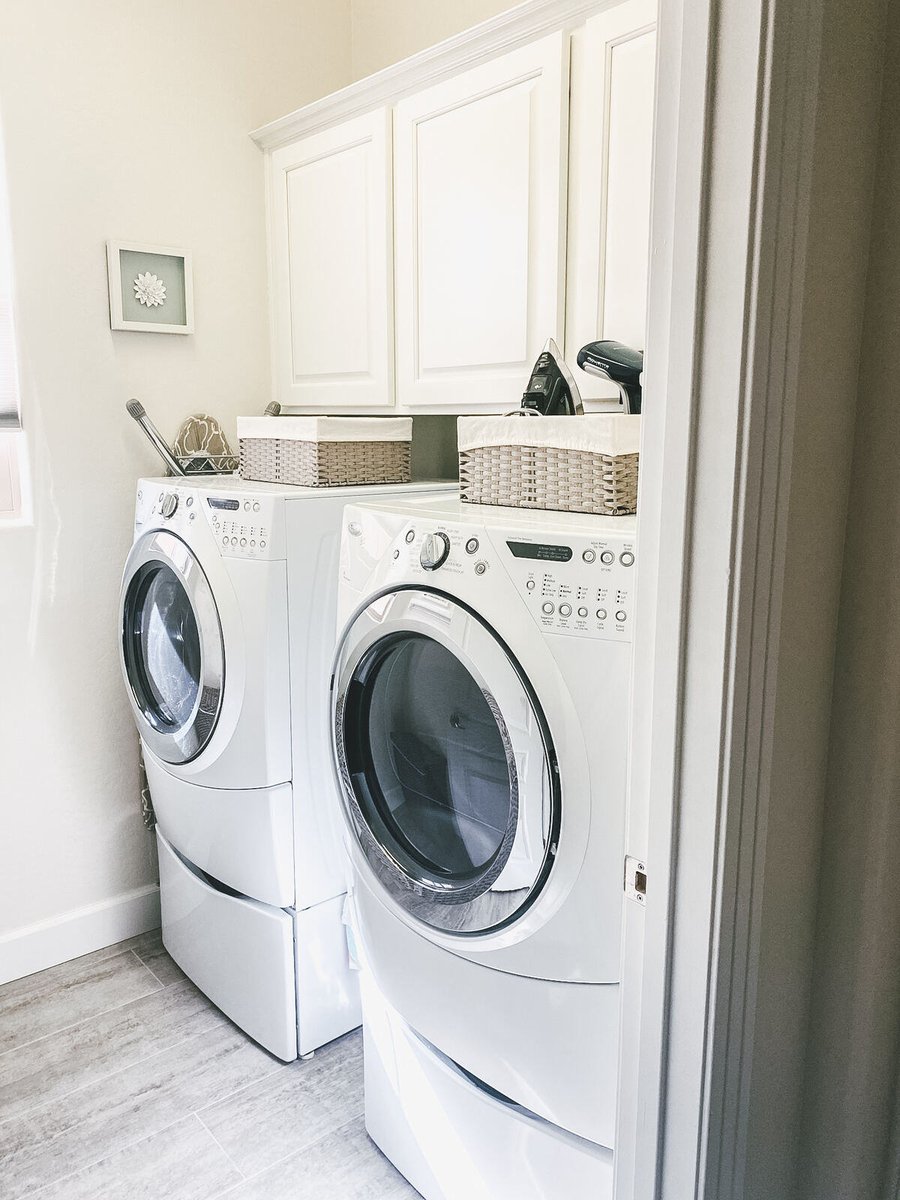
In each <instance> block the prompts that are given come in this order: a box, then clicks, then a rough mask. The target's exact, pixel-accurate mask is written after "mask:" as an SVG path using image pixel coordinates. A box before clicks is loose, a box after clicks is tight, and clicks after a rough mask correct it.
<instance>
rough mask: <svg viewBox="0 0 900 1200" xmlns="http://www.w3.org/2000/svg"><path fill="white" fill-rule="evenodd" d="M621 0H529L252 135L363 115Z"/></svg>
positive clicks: (312, 128) (281, 138)
mask: <svg viewBox="0 0 900 1200" xmlns="http://www.w3.org/2000/svg"><path fill="white" fill-rule="evenodd" d="M618 2H619V0H526V2H525V3H524V4H519V5H517V6H516V7H515V8H513V9H510V10H509V11H508V12H504V13H500V14H499V15H498V16H496V17H492V18H491V19H490V20H488V21H484V22H483V23H482V24H480V25H476V26H475V27H474V28H473V29H468V30H466V31H464V32H463V33H460V34H457V35H456V36H455V37H451V38H448V39H447V40H446V41H444V42H439V43H438V45H436V46H432V47H430V48H429V49H427V50H423V51H421V52H420V53H419V54H414V55H413V56H412V57H411V58H406V59H403V60H402V61H401V62H398V63H395V64H394V65H392V66H389V67H385V68H384V70H382V71H378V72H377V73H376V74H374V75H370V76H368V78H366V79H360V80H358V81H357V82H356V83H351V84H350V85H349V86H348V87H345V88H342V89H341V90H340V91H337V92H332V93H331V95H328V96H323V97H322V99H320V100H314V101H313V102H312V103H311V104H306V105H304V106H303V107H302V108H298V109H297V110H296V111H295V112H292V113H288V115H287V116H284V117H279V118H278V120H276V121H271V122H269V124H267V125H262V126H260V128H259V129H256V130H254V131H253V133H251V135H250V136H251V137H252V138H253V140H254V141H255V142H256V144H257V145H258V146H259V148H260V149H261V150H267V151H268V150H276V149H278V147H280V146H284V145H287V144H288V143H290V142H292V141H293V140H294V139H295V138H297V137H302V136H304V135H306V134H309V133H314V132H316V131H318V130H320V129H325V128H327V127H328V126H330V125H333V124H335V123H337V122H339V121H346V120H347V119H348V118H350V117H355V116H360V115H361V114H363V113H366V112H369V111H370V110H371V109H373V108H375V107H377V106H379V105H383V104H392V103H393V102H394V101H396V100H399V99H401V98H402V97H404V96H406V95H409V94H410V93H413V92H416V91H418V90H419V89H421V88H422V87H424V86H427V85H429V84H432V83H437V82H439V81H440V80H442V79H445V78H449V77H450V76H451V75H454V74H456V73H458V72H459V71H461V70H465V69H466V68H468V67H473V66H477V65H478V64H479V63H481V62H485V61H487V60H488V59H491V58H494V57H496V56H497V55H498V54H502V53H504V52H505V51H507V50H512V49H515V48H516V47H517V46H521V45H525V44H527V43H528V42H532V41H535V40H536V39H537V38H539V37H541V36H542V35H544V34H547V33H552V32H553V31H555V30H558V29H565V28H568V27H574V26H576V25H579V24H581V23H582V22H583V21H584V20H585V19H586V18H587V17H589V16H591V15H593V14H594V13H598V12H603V11H604V10H605V9H609V8H614V7H615V6H616V4H617V3H618Z"/></svg>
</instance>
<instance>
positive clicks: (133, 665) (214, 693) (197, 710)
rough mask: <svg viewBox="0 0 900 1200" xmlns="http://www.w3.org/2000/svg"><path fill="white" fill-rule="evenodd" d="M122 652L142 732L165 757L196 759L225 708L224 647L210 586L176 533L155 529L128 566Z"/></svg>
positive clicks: (175, 760)
mask: <svg viewBox="0 0 900 1200" xmlns="http://www.w3.org/2000/svg"><path fill="white" fill-rule="evenodd" d="M125 579H126V583H125V587H124V592H123V600H122V657H123V668H124V671H125V677H126V679H127V681H128V684H129V690H130V698H131V702H132V708H133V709H134V711H135V716H136V718H137V721H138V728H139V730H140V733H141V736H142V737H143V738H144V740H145V741H146V742H147V743H148V745H149V746H150V748H151V750H153V752H154V753H155V754H157V755H158V756H159V757H160V758H162V759H163V760H164V761H165V762H170V763H183V762H188V761H190V760H191V759H192V758H195V757H196V756H197V755H198V754H199V753H200V751H201V750H202V749H203V747H204V746H205V745H206V744H207V742H208V741H209V739H210V737H211V736H212V733H213V730H214V728H215V724H216V720H217V718H218V714H219V708H220V706H221V695H222V682H223V647H222V634H221V629H220V627H219V621H218V615H217V613H216V609H215V604H214V602H213V598H212V592H211V591H210V588H209V583H208V581H207V579H206V576H205V574H204V573H203V571H202V569H201V568H200V565H199V563H198V562H197V560H196V559H195V558H194V556H193V555H192V554H191V552H190V550H188V548H187V546H186V545H185V544H184V543H183V542H182V541H181V540H180V539H179V538H177V537H175V536H174V535H172V534H169V533H166V532H164V531H156V532H154V533H152V534H149V535H147V538H146V539H141V541H139V542H138V543H136V545H135V547H134V550H133V551H132V554H131V557H130V558H129V562H128V565H127V566H126V574H125Z"/></svg>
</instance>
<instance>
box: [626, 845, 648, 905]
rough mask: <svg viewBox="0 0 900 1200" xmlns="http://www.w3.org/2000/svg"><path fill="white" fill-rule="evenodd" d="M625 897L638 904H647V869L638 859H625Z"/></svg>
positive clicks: (627, 857) (628, 857) (629, 857)
mask: <svg viewBox="0 0 900 1200" xmlns="http://www.w3.org/2000/svg"><path fill="white" fill-rule="evenodd" d="M625 895H626V896H627V897H628V899H629V900H634V901H636V903H638V904H646V903H647V867H646V865H645V864H644V863H643V862H641V860H640V859H639V858H631V856H630V855H629V856H626V858H625Z"/></svg>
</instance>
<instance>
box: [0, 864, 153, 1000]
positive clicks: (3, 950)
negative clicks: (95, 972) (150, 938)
mask: <svg viewBox="0 0 900 1200" xmlns="http://www.w3.org/2000/svg"><path fill="white" fill-rule="evenodd" d="M159 922H160V918H159V885H158V884H155V883H149V884H147V885H146V886H144V887H140V888H135V889H134V890H133V891H130V892H123V893H122V894H121V895H119V896H112V897H110V899H108V900H100V901H98V902H97V903H96V904H89V905H87V906H86V907H84V908H76V909H73V910H71V911H69V912H64V913H60V914H59V916H56V917H50V918H49V919H48V920H46V921H38V922H37V923H36V924H34V925H26V926H24V927H23V928H22V929H14V930H13V931H12V932H11V933H6V934H4V935H3V936H2V937H0V985H2V984H4V983H9V982H10V980H12V979H21V978H22V977H23V976H25V975H33V974H34V972H35V971H43V970H45V969H46V968H47V967H55V966H56V965H57V964H58V963H63V962H68V961H69V960H70V959H73V958H80V957H81V955H82V954H90V953H91V952H92V951H94V950H101V949H103V948H104V947H105V946H112V945H114V944H115V943H116V942H123V941H125V939H126V938H131V937H137V935H138V934H139V933H146V932H147V931H148V930H150V929H156V928H157V927H158V926H159Z"/></svg>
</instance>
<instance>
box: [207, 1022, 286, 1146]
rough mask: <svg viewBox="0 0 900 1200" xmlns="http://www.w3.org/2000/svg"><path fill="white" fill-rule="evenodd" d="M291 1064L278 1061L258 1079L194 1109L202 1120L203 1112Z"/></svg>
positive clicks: (277, 1073)
mask: <svg viewBox="0 0 900 1200" xmlns="http://www.w3.org/2000/svg"><path fill="white" fill-rule="evenodd" d="M245 1036H246V1035H245ZM248 1040H249V1039H248ZM256 1044H257V1043H256V1042H251V1045H254V1046H255V1045H256ZM292 1065H293V1064H292V1063H286V1062H279V1063H278V1065H277V1066H276V1067H274V1068H273V1069H272V1070H271V1071H268V1072H267V1073H266V1074H265V1075H260V1077H259V1079H254V1080H252V1081H251V1082H250V1083H245V1084H244V1085H243V1086H242V1087H239V1088H235V1090H234V1091H233V1092H229V1093H228V1095H227V1096H221V1097H220V1098H219V1099H218V1100H210V1102H209V1104H201V1105H200V1107H199V1108H197V1109H195V1110H194V1111H195V1113H196V1115H197V1116H198V1117H199V1118H200V1120H201V1121H203V1117H202V1114H203V1113H205V1112H209V1110H210V1109H211V1108H215V1107H216V1106H217V1105H219V1104H227V1103H228V1102H229V1101H230V1100H233V1099H234V1098H235V1096H240V1095H241V1094H242V1093H243V1092H246V1091H249V1089H250V1088H254V1087H258V1086H259V1085H260V1084H261V1083H263V1082H265V1081H267V1080H270V1079H274V1078H275V1077H276V1076H277V1075H280V1074H281V1073H282V1072H283V1071H287V1070H288V1069H289V1068H290V1067H291V1066H292ZM203 1124H204V1125H206V1122H205V1121H203ZM206 1128H209V1126H208V1125H206ZM211 1132H212V1130H210V1133H211Z"/></svg>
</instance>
